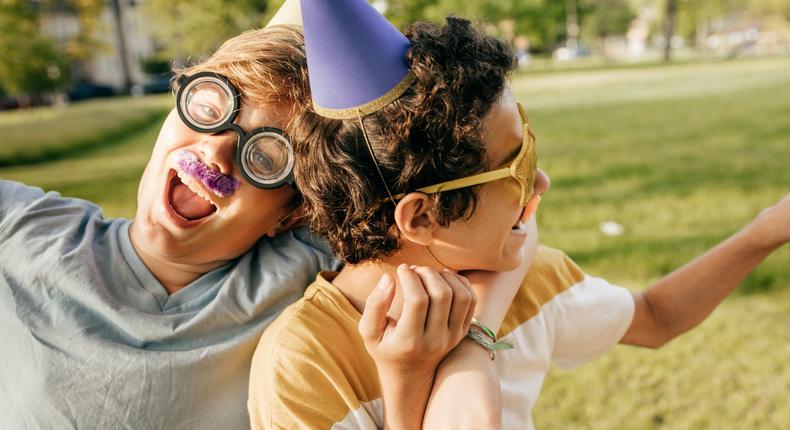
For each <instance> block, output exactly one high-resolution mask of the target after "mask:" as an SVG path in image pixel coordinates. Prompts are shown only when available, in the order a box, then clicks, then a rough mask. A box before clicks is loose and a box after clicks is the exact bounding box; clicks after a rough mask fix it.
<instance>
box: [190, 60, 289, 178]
mask: <svg viewBox="0 0 790 430" xmlns="http://www.w3.org/2000/svg"><path fill="white" fill-rule="evenodd" d="M198 80H207V81H210V82H213V83H215V84H217V85H219V86H220V87H222V89H224V90H226V91H227V92H228V95H230V96H231V99H232V101H233V102H232V103H233V105H232V107H231V109H230V112H229V113H228V114H226V115H225V118H224V119H221V120H220V121H218V123H217V125H210V126H202V125H200V124H197V123H196V122H195V121H194V120H193V119H192V118H191V116H189V115H188V114H187V112H188V108H187V96H188V94H189V93H188V92H187V90H188V89H191V88H192V85H190V84H192V83H193V82H195V81H198ZM177 82H178V90H177V91H176V111H177V112H178V116H179V117H180V118H181V121H183V122H184V124H186V126H187V127H189V128H190V129H192V130H194V131H196V132H198V133H205V134H222V133H225V132H228V131H233V132H235V133H236V135H237V136H238V140H237V142H236V165H237V166H239V171H240V172H241V174H242V176H244V179H246V180H247V182H249V183H250V184H252V185H254V186H256V187H258V188H263V189H274V188H279V187H281V186H283V185H286V184H287V185H293V183H294V177H293V170H294V161H295V155H294V148H293V144H292V143H291V138H290V137H289V136H288V134H287V133H285V132H284V131H283V130H281V129H279V128H276V127H259V128H256V129H254V130H252V131H250V132H249V133H247V132H245V131H244V129H242V128H241V127H240V126H239V125H238V124H236V123H235V122H234V121H235V120H236V117H237V116H238V112H239V99H240V93H239V90H238V89H237V88H236V87H235V86H234V85H233V84H231V82H230V80H229V79H228V78H226V77H225V76H222V75H220V74H217V73H213V72H198V73H195V74H194V75H191V76H187V75H181V76H180V77H179V78H178V81H177ZM261 135H265V136H267V137H271V138H274V139H276V140H278V141H280V142H281V143H282V144H283V146H284V147H285V148H286V150H287V157H288V161H287V163H286V166H285V168H284V169H283V172H282V173H281V174H279V175H277V177H276V179H275V180H273V181H271V182H264V181H261V180H260V179H258V178H256V177H255V176H254V175H253V174H252V173H250V172H248V171H247V167H246V165H247V164H246V163H245V162H244V157H245V155H246V154H247V152H249V149H248V148H246V146H247V145H246V144H247V142H250V141H253V138H255V137H258V136H261Z"/></svg>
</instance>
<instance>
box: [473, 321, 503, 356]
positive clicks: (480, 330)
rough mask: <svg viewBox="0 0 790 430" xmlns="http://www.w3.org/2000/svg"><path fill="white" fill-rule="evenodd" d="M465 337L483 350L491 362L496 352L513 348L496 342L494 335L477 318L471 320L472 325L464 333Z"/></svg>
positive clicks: (498, 341)
mask: <svg viewBox="0 0 790 430" xmlns="http://www.w3.org/2000/svg"><path fill="white" fill-rule="evenodd" d="M466 337H468V338H469V339H471V340H472V341H473V342H475V343H476V344H478V345H480V346H482V347H483V348H485V350H486V351H488V354H489V357H491V360H493V359H494V358H496V354H495V353H496V351H503V350H506V349H511V348H513V345H512V344H510V343H507V342H504V341H501V340H497V338H496V333H494V331H493V330H491V329H490V328H488V327H487V326H486V325H485V324H483V323H481V322H480V321H479V320H478V319H477V318H472V325H471V326H470V327H469V331H468V332H466Z"/></svg>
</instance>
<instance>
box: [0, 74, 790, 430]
mask: <svg viewBox="0 0 790 430" xmlns="http://www.w3.org/2000/svg"><path fill="white" fill-rule="evenodd" d="M513 87H514V90H515V93H516V95H517V96H518V98H519V100H521V101H522V102H523V103H524V104H525V106H526V107H527V110H528V112H529V114H530V119H531V122H532V126H533V127H534V129H535V130H536V132H537V134H538V153H539V155H540V157H541V158H540V164H541V166H542V167H543V168H544V169H545V170H547V171H548V173H549V174H550V176H551V177H552V181H553V185H552V189H551V190H550V191H549V193H548V194H546V196H545V198H544V200H543V204H542V206H541V212H540V214H539V220H540V225H541V241H542V242H544V243H546V244H548V245H551V246H555V247H558V248H561V249H563V250H565V251H566V252H567V253H568V254H569V255H571V257H573V258H574V259H575V260H576V261H577V262H579V263H580V264H581V265H582V267H583V268H585V270H586V271H587V272H589V273H591V274H594V275H599V276H603V277H606V278H608V279H610V280H611V281H613V282H615V283H618V284H622V285H625V286H628V287H630V288H634V289H641V288H644V287H645V286H647V285H649V284H650V282H651V281H653V280H655V279H657V278H658V277H660V276H661V275H663V274H665V273H668V272H669V271H671V270H672V269H674V268H676V267H677V266H679V265H680V264H682V263H684V262H686V261H688V260H689V259H691V258H693V257H694V256H695V255H698V254H699V253H701V252H702V251H704V250H705V249H707V248H709V247H710V246H712V245H713V244H715V243H717V242H718V241H720V240H722V239H724V238H725V237H727V236H728V235H730V234H732V233H733V232H735V231H736V230H737V229H739V228H740V227H741V226H743V225H744V224H746V223H747V222H748V221H749V220H750V219H752V218H753V217H754V216H755V215H756V214H757V213H759V211H760V210H761V209H763V208H764V207H767V206H769V205H771V204H772V203H774V202H775V201H777V200H778V199H779V198H781V197H782V196H783V195H785V194H787V193H788V192H790V168H788V164H789V163H788V161H790V120H789V118H790V116H789V115H790V58H785V59H768V60H751V61H737V62H731V63H717V64H683V65H674V66H669V67H666V66H648V67H634V68H618V69H596V70H582V71H563V72H558V73H545V72H540V73H524V74H519V75H517V76H516V77H515V78H514V80H513ZM145 100H149V99H143V100H140V101H135V100H127V101H125V102H124V101H118V102H117V103H119V104H121V105H122V104H123V103H144V102H145ZM168 100H169V99H168ZM96 103H97V111H102V112H103V111H105V109H102V108H101V106H102V105H101V103H103V102H96ZM113 103H115V101H113ZM148 103H152V104H156V103H160V104H162V103H164V105H165V108H167V103H172V102H171V101H167V100H165V99H162V98H159V99H150V101H148ZM119 106H120V105H119ZM75 108H76V107H75ZM106 111H107V112H108V114H109V111H110V109H107V110H106ZM119 111H121V112H123V111H124V109H122V108H121V109H119ZM116 112H118V111H116ZM36 115H38V113H35V114H34V115H33V116H32V117H30V115H29V114H28V117H24V116H20V115H19V114H10V115H9V114H2V115H0V132H2V133H3V135H5V133H6V128H7V127H17V128H19V129H23V130H24V129H26V128H27V129H31V127H37V126H36V118H37V117H36ZM42 115H43V113H42ZM52 115H54V114H52ZM75 115H77V114H75ZM158 115H159V118H161V113H160V114H158ZM87 116H92V115H87ZM64 118H65V116H62V117H60V119H57V118H55V119H51V121H52V123H51V124H50V128H49V130H50V133H51V132H52V131H51V130H59V128H60V126H62V127H69V125H68V124H67V123H71V122H72V121H74V122H78V121H82V120H83V119H84V120H86V121H87V120H88V119H87V118H80V119H64ZM112 121H113V120H111V119H104V120H102V122H106V123H110V122H112ZM122 122H123V121H122V120H118V123H122ZM160 122H161V121H160ZM58 124H61V125H60V126H59V125H58ZM158 127H159V125H158V123H157V124H149V125H144V126H137V127H135V128H136V129H137V130H136V131H135V132H134V133H130V132H125V133H119V135H118V137H117V138H115V139H109V140H107V141H106V143H105V144H103V145H98V146H96V145H89V148H88V149H85V150H83V151H82V152H76V153H68V152H67V153H66V154H65V156H64V157H66V158H63V159H61V160H59V161H53V162H46V163H38V164H34V165H26V166H11V167H5V168H0V178H4V179H13V180H19V181H22V182H25V183H28V184H31V185H37V186H41V187H43V188H45V189H47V190H58V191H60V192H62V193H63V194H64V195H69V196H76V197H82V198H87V199H90V200H92V201H95V202H97V203H99V204H100V205H102V206H103V207H104V209H105V213H106V214H107V215H108V216H127V217H128V216H132V215H133V213H134V207H135V204H134V201H135V193H136V188H137V180H138V178H139V176H140V174H141V173H142V170H143V167H144V166H145V162H146V161H147V158H148V155H149V153H150V151H151V148H152V147H153V144H154V141H155V139H156V134H157V131H158ZM82 128H84V127H82ZM109 128H110V129H113V128H114V127H109ZM121 129H123V127H121ZM42 133H44V132H43V131H42ZM31 136H32V135H31ZM41 139H42V141H51V140H48V139H51V138H49V137H47V138H45V137H41ZM21 141H23V142H24V141H25V139H21ZM77 143H79V142H77ZM27 144H29V145H33V146H35V145H37V144H38V143H37V140H36V139H33V138H32V137H31V139H30V141H29V142H27ZM0 154H1V153H0ZM607 220H613V221H616V222H618V223H620V224H621V225H623V227H624V232H623V234H622V235H621V236H616V237H609V236H605V235H603V234H602V233H601V232H600V231H599V224H600V223H601V222H603V221H607ZM789 286H790V247H785V248H784V249H782V250H780V251H779V252H777V253H775V254H774V255H773V256H772V257H771V258H769V260H768V261H766V263H765V264H764V265H763V266H762V267H761V268H759V269H758V270H757V271H756V272H755V273H754V274H753V275H752V276H750V277H749V278H748V279H747V281H746V283H745V285H744V286H743V287H742V288H741V289H740V290H739V292H738V293H737V294H736V297H733V298H731V299H729V300H727V301H726V302H725V303H724V304H723V305H722V307H721V308H720V309H719V310H718V311H716V312H715V313H714V314H713V316H712V317H711V318H710V319H709V320H708V321H706V322H705V323H704V324H702V326H701V327H700V328H698V329H697V330H695V331H694V332H692V333H689V334H687V335H685V336H683V337H681V338H679V339H677V340H675V341H674V342H672V343H670V344H669V345H668V346H667V347H665V348H663V349H661V350H659V351H647V350H640V349H637V348H631V347H617V348H615V350H614V351H613V352H612V353H611V354H609V355H607V356H606V357H604V358H602V359H600V360H598V361H596V362H594V363H592V364H590V365H587V366H584V367H582V368H580V369H577V370H575V371H572V372H564V371H556V372H552V374H551V375H550V376H549V378H548V380H547V381H546V384H545V390H544V393H543V395H542V397H541V399H540V401H539V402H538V406H537V408H536V410H535V419H536V423H537V424H538V427H539V428H543V429H554V428H563V429H565V428H591V429H610V428H618V429H620V428H626V429H644V428H666V429H686V428H690V429H697V428H700V429H709V428H710V429H722V428H732V429H734V428H749V429H752V428H765V429H774V428H781V427H783V426H785V427H786V426H787V423H790V401H788V398H790V366H787V362H788V361H789V360H790V288H788V287H789Z"/></svg>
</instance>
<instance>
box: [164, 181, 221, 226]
mask: <svg viewBox="0 0 790 430" xmlns="http://www.w3.org/2000/svg"><path fill="white" fill-rule="evenodd" d="M170 205H171V206H173V210H175V211H176V213H177V214H179V215H181V216H182V217H184V218H186V219H188V220H196V219H200V218H203V217H207V216H209V215H211V214H212V213H214V210H215V209H216V208H215V207H214V205H212V204H211V203H209V202H207V201H206V200H204V199H203V198H202V197H200V196H198V195H197V194H195V193H193V192H192V190H190V189H189V187H187V186H186V185H184V184H181V183H179V184H176V185H175V186H174V187H173V190H172V191H171V193H170Z"/></svg>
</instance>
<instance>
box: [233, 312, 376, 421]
mask: <svg viewBox="0 0 790 430" xmlns="http://www.w3.org/2000/svg"><path fill="white" fill-rule="evenodd" d="M276 324H277V323H275V325H276ZM288 324H294V322H293V321H289V322H288ZM296 325H297V326H298V325H299V324H298V323H296ZM319 343H320V342H319V341H317V342H314V341H311V336H310V335H307V336H305V331H304V330H300V329H299V328H298V327H297V329H296V330H295V331H294V330H291V329H290V328H289V327H286V328H282V327H276V326H272V327H269V329H268V330H267V331H266V332H265V333H264V335H263V336H262V338H261V341H260V343H259V345H258V348H257V350H256V351H255V355H254V357H253V360H252V367H251V370H250V390H249V399H248V402H247V408H248V410H249V414H250V425H251V427H252V428H253V429H283V430H284V429H289V430H290V429H297V428H299V429H302V428H304V429H330V428H331V429H364V430H369V429H377V428H379V427H378V426H377V424H376V419H375V417H374V416H373V415H372V414H370V413H368V411H367V410H366V409H365V408H363V407H358V408H353V407H350V406H349V404H350V403H351V404H353V403H355V402H357V400H356V399H355V398H354V397H353V395H352V393H350V392H348V390H346V389H345V385H346V383H347V381H345V380H344V379H343V376H342V372H341V371H339V370H338V369H337V368H336V361H335V358H333V357H331V354H329V353H327V351H326V350H325V349H324V348H322V347H321V345H319Z"/></svg>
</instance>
